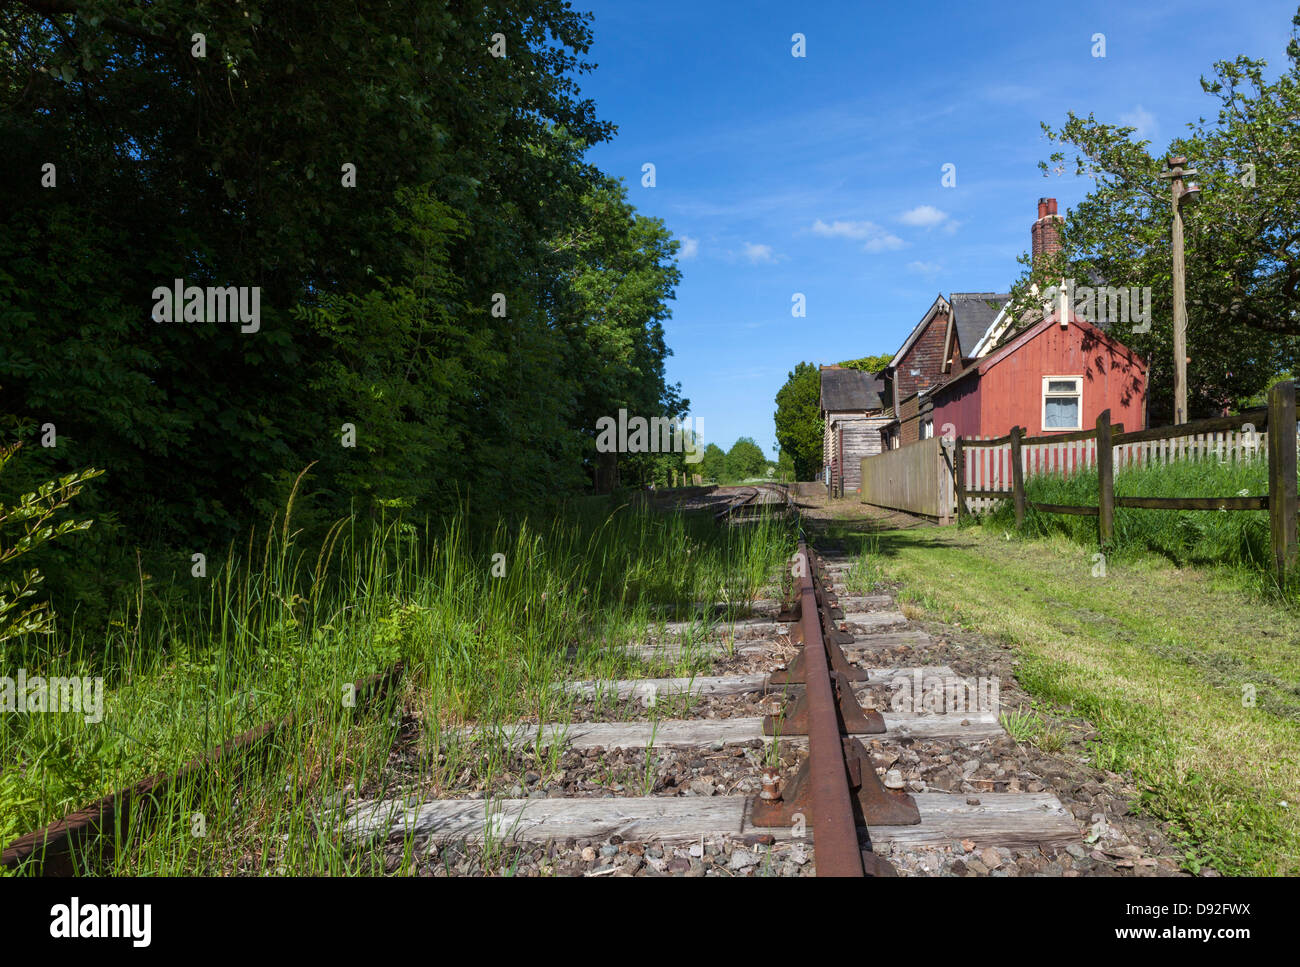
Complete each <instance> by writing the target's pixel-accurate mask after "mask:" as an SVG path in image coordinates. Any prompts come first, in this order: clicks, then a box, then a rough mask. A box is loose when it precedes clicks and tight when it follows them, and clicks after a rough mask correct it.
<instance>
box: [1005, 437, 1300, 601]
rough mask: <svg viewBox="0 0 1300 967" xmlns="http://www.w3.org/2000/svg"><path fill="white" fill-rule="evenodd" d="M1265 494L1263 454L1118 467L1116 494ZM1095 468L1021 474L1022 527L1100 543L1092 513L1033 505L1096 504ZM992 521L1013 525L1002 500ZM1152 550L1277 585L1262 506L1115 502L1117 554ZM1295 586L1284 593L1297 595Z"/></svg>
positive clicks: (1114, 550)
mask: <svg viewBox="0 0 1300 967" xmlns="http://www.w3.org/2000/svg"><path fill="white" fill-rule="evenodd" d="M1267 493H1268V463H1267V460H1265V459H1254V460H1243V461H1229V462H1220V461H1219V460H1217V459H1214V458H1211V459H1199V460H1182V461H1177V462H1173V463H1169V464H1164V465H1154V466H1147V467H1137V468H1125V469H1122V470H1120V471H1118V472H1117V473H1116V474H1115V494H1116V496H1121V497H1238V496H1241V497H1246V496H1263V495H1267ZM1097 494H1098V481H1097V472H1096V470H1095V469H1090V470H1085V471H1080V472H1078V473H1074V474H1071V475H1069V476H1063V475H1061V474H1037V475H1034V476H1032V477H1029V478H1028V479H1026V481H1025V496H1026V498H1027V500H1028V501H1029V506H1028V507H1027V510H1026V514H1025V522H1024V528H1023V532H1024V533H1025V534H1027V535H1029V536H1039V537H1041V536H1046V535H1049V534H1064V535H1066V536H1068V537H1069V538H1071V539H1072V540H1075V541H1077V542H1078V543H1080V544H1091V545H1093V546H1096V545H1097V540H1098V535H1097V519H1096V518H1095V517H1077V516H1070V515H1065V514H1051V513H1046V512H1043V511H1038V510H1035V509H1034V507H1033V504H1035V503H1042V504H1072V505H1076V506H1086V507H1096V506H1097ZM986 519H987V521H988V523H990V524H992V525H994V526H1000V527H1006V528H1008V529H1010V528H1013V527H1014V524H1015V511H1014V509H1013V507H1012V505H1011V502H1010V501H1004V502H1003V503H1002V504H1001V505H999V506H998V507H997V508H996V509H995V510H994V511H993V512H992V513H990V514H989V515H988V517H987V518H986ZM1140 553H1154V554H1158V555H1161V556H1163V557H1165V558H1167V559H1168V560H1169V561H1171V562H1172V563H1174V564H1176V565H1178V566H1183V565H1219V566H1224V567H1227V568H1231V569H1234V570H1237V571H1239V572H1240V573H1241V574H1242V575H1243V576H1246V577H1248V578H1249V579H1250V580H1251V581H1252V582H1253V583H1255V584H1257V585H1258V586H1260V587H1261V588H1268V589H1271V590H1275V591H1276V590H1278V589H1277V587H1276V581H1275V580H1274V579H1273V577H1272V574H1271V568H1272V551H1271V545H1270V539H1269V519H1268V512H1267V511H1242V510H1232V511H1184V510H1146V509H1138V508H1130V507H1119V508H1116V511H1115V530H1114V543H1113V544H1112V545H1111V547H1110V548H1109V554H1110V555H1111V556H1113V557H1114V558H1117V559H1122V558H1124V557H1126V556H1131V555H1133V554H1140ZM1296 590H1297V589H1296V588H1290V589H1289V591H1288V593H1289V594H1290V595H1291V596H1294V595H1295V593H1296Z"/></svg>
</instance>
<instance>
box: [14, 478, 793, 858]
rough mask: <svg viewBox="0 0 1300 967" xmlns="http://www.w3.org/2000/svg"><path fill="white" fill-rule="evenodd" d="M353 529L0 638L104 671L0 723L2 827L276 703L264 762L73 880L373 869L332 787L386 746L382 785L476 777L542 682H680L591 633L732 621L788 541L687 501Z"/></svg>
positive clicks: (694, 664) (194, 797) (230, 776)
mask: <svg viewBox="0 0 1300 967" xmlns="http://www.w3.org/2000/svg"><path fill="white" fill-rule="evenodd" d="M354 523H355V522H352V521H343V522H340V524H339V525H338V526H337V528H336V529H335V531H334V532H333V533H332V534H331V536H330V538H329V540H327V541H326V543H325V545H324V546H323V547H321V548H318V549H315V550H313V551H312V552H311V553H307V552H305V551H304V549H302V548H300V547H298V546H297V545H296V543H295V537H294V531H293V528H292V527H291V525H290V523H289V521H288V520H285V521H281V522H277V523H276V524H275V525H274V526H272V527H271V528H270V529H269V531H268V532H267V534H266V535H265V538H264V539H263V540H261V541H259V542H258V543H257V545H256V546H252V545H250V547H249V548H248V549H247V550H245V551H244V552H242V553H239V554H232V555H231V556H230V557H229V559H228V560H227V561H226V562H225V563H224V564H222V565H220V566H213V569H212V571H211V576H210V577H207V578H204V579H202V580H204V581H205V582H206V583H207V585H208V587H207V588H206V589H205V590H206V598H205V600H204V603H203V604H202V606H200V607H195V608H192V609H186V610H181V611H178V610H177V609H176V608H174V607H165V606H163V605H162V603H161V602H163V601H167V600H173V599H174V596H173V595H170V594H168V593H166V591H167V589H153V588H151V587H149V584H148V581H147V578H146V577H145V576H143V575H142V577H141V588H140V594H139V596H138V603H137V606H136V607H135V608H134V609H133V610H132V611H131V612H130V613H127V614H123V615H121V616H120V617H119V620H117V621H115V622H114V624H113V626H112V631H111V633H110V634H109V636H108V638H107V639H106V640H94V641H88V640H86V639H85V638H84V637H79V636H78V635H77V634H76V630H75V627H71V628H68V627H65V628H64V629H63V630H60V631H59V632H58V633H56V634H55V635H53V636H50V637H48V638H46V637H40V638H28V639H27V640H11V641H9V642H4V643H0V675H3V676H8V677H10V678H14V677H16V676H17V673H18V671H19V670H20V669H21V670H22V672H23V673H24V674H25V676H26V677H27V679H28V680H29V681H30V680H31V679H32V678H33V677H37V676H40V677H43V678H46V679H48V678H50V677H53V676H88V677H101V678H102V679H103V680H104V693H103V703H102V715H101V716H95V715H90V716H87V715H84V714H81V712H80V711H73V712H68V711H65V712H57V713H55V712H44V713H41V714H37V713H30V712H29V713H28V714H4V715H0V840H3V841H4V842H7V841H8V840H9V839H10V838H12V837H13V836H16V835H18V834H20V833H23V832H28V831H30V830H33V829H36V828H38V827H40V826H42V825H44V824H46V823H48V822H50V821H51V820H54V819H57V818H59V817H60V816H63V815H65V814H66V813H68V812H69V811H71V810H73V809H76V808H79V807H81V806H83V805H86V804H87V803H89V802H91V801H93V800H95V799H97V798H98V797H100V796H102V795H105V794H107V793H109V792H111V791H113V790H115V789H119V788H123V787H125V786H128V785H130V784H132V783H134V782H135V781H137V780H139V779H141V778H143V777H145V776H147V775H150V774H152V773H155V772H170V771H172V770H175V769H176V768H177V767H178V766H180V765H181V764H183V763H185V762H186V761H188V760H190V759H192V758H194V757H195V756H198V755H199V754H201V753H202V752H204V751H205V750H207V749H210V748H212V747H214V746H215V745H217V744H218V743H220V742H222V741H225V740H226V739H229V738H230V737H232V736H234V735H236V734H238V733H240V732H242V731H244V730H246V729H249V728H251V727H253V726H255V725H259V724H261V723H263V722H266V721H270V720H274V719H278V718H280V717H281V716H285V715H293V716H294V720H293V725H292V726H291V727H290V728H288V729H287V730H282V732H281V733H280V734H278V735H277V736H276V739H275V741H274V743H273V745H272V747H271V749H270V751H269V752H268V753H266V754H263V755H259V756H258V757H257V758H256V759H253V758H252V757H239V758H238V759H237V760H235V761H232V762H231V763H229V764H227V765H223V766H222V767H221V768H219V769H216V770H214V771H213V772H212V773H211V774H210V775H209V776H207V777H206V778H204V779H203V780H201V781H200V780H196V781H195V782H193V783H190V784H188V785H187V787H186V788H183V789H178V790H176V791H175V792H174V793H172V794H170V795H169V797H168V801H167V803H166V804H165V806H164V809H163V813H162V819H161V820H160V821H157V822H150V823H148V824H144V825H140V826H137V827H133V828H129V829H127V830H124V831H123V833H122V848H121V849H120V850H119V851H118V858H117V860H116V863H115V865H113V866H112V868H110V869H107V870H105V869H102V868H100V867H97V866H95V865H94V864H93V863H91V861H89V860H87V861H86V869H87V871H88V872H112V873H118V874H127V875H132V874H142V873H149V874H200V875H201V874H210V873H273V874H282V873H295V874H302V873H332V874H339V873H365V872H375V871H376V870H377V869H379V867H378V866H376V864H377V863H379V862H380V860H378V859H377V858H376V857H375V856H374V855H371V854H367V853H365V852H364V851H355V850H350V849H348V848H346V847H344V846H342V845H340V843H339V837H338V832H337V825H338V819H339V818H341V816H340V814H339V811H340V810H341V808H342V802H343V798H344V794H345V793H346V792H348V791H350V790H365V791H366V793H367V794H371V795H386V794H388V793H389V792H391V790H386V789H385V788H384V785H383V784H384V783H385V782H387V781H388V780H387V778H386V775H385V770H384V768H383V767H384V766H385V763H386V761H387V760H388V758H389V754H390V752H391V750H392V749H393V748H394V744H395V743H401V742H402V741H404V740H405V739H407V738H409V737H410V736H411V735H412V734H417V735H419V736H420V737H421V738H420V740H419V741H420V742H421V744H422V745H421V748H420V751H419V756H418V767H417V775H416V776H415V778H414V781H408V782H406V784H405V789H404V791H406V790H409V789H412V788H416V789H420V790H423V791H428V792H431V793H432V794H437V792H438V791H439V789H441V788H444V787H446V786H449V785H458V786H463V785H464V784H465V783H466V782H468V781H471V780H473V779H474V778H475V777H478V778H479V779H482V780H483V782H484V784H486V782H487V781H488V780H489V779H490V777H491V775H492V773H493V770H494V769H497V768H499V767H500V764H501V763H502V761H503V760H504V759H505V758H506V754H507V753H506V749H507V745H508V738H507V735H506V733H507V731H508V729H507V726H509V725H510V724H511V723H514V722H517V721H520V720H534V721H536V720H546V721H552V722H555V721H558V722H564V721H565V720H566V707H568V706H569V705H571V704H572V703H573V701H574V699H573V698H572V697H569V696H566V695H564V694H563V693H562V692H560V691H559V690H557V689H555V688H554V687H553V686H554V685H555V684H556V683H557V682H559V681H560V680H561V679H566V678H584V677H585V678H616V677H620V676H623V677H627V676H631V675H637V674H661V675H664V674H690V673H692V672H694V671H697V670H698V669H699V668H700V667H702V665H703V659H702V658H701V657H699V656H698V655H692V653H691V651H690V650H689V649H687V651H686V653H685V655H684V656H683V657H681V658H675V659H672V660H665V661H659V662H648V661H645V660H643V659H639V658H636V657H631V656H628V655H627V654H626V653H625V652H622V651H621V650H618V649H613V648H610V647H607V646H609V645H615V644H625V643H627V642H629V641H631V640H634V639H638V638H642V637H644V636H645V635H646V634H647V633H648V632H651V631H653V627H654V626H655V625H657V624H662V622H663V621H664V620H666V619H668V618H679V617H683V616H685V615H688V614H691V613H693V612H694V611H695V610H696V604H697V602H710V601H720V600H721V601H728V602H731V603H734V613H736V614H740V613H743V612H744V610H745V607H746V604H747V602H748V601H749V600H750V599H751V598H753V597H754V596H755V594H756V592H757V590H758V589H759V588H760V587H761V586H762V585H764V584H766V582H767V580H768V578H769V577H770V576H771V575H772V574H773V573H775V572H776V571H777V570H778V568H779V566H780V564H781V563H782V562H783V561H784V560H785V559H786V558H787V557H788V555H789V554H790V552H791V551H792V549H793V547H794V543H795V536H794V533H793V530H792V528H791V526H790V525H789V524H787V523H785V522H782V521H778V520H776V519H773V518H761V519H760V520H759V521H757V522H755V523H752V524H749V525H746V526H743V527H718V526H716V525H715V524H714V522H713V521H712V519H711V516H710V515H708V514H703V515H696V516H684V515H680V514H677V515H659V514H654V513H652V512H649V511H646V510H642V509H636V508H629V507H626V506H615V505H614V504H613V503H611V502H609V501H605V500H592V501H584V502H581V503H580V504H577V505H574V506H573V507H572V508H570V510H569V512H567V513H566V514H565V515H564V516H562V517H559V518H557V519H555V520H553V521H549V522H547V523H546V525H545V526H543V527H540V528H539V527H534V526H532V525H530V524H527V523H524V524H517V525H510V526H507V525H505V524H502V525H501V526H500V527H499V528H498V529H497V530H496V531H495V532H494V533H488V534H479V535H470V534H467V533H466V532H465V530H464V529H463V527H462V526H461V524H460V523H459V521H457V520H454V519H453V520H451V521H449V522H446V523H445V524H442V525H438V526H434V525H429V526H426V527H422V528H417V527H414V526H412V525H410V524H407V523H403V522H400V521H399V522H394V523H391V524H389V525H387V526H381V527H379V528H378V529H376V530H373V531H371V532H369V534H368V535H367V536H364V537H362V536H359V535H358V533H357V532H356V531H355V530H354ZM700 630H701V633H703V632H705V631H707V623H702V624H701V626H700ZM398 660H400V661H402V662H403V663H404V664H405V667H406V672H405V675H404V676H403V679H402V684H401V687H400V690H399V692H398V693H397V694H395V695H392V696H390V698H389V700H388V701H387V702H386V703H382V704H381V705H380V707H378V708H375V709H369V710H364V709H359V708H354V707H352V704H351V703H350V702H349V701H348V696H349V691H348V688H347V685H348V683H350V682H352V681H354V680H356V679H358V678H361V677H364V676H365V675H368V674H371V673H374V672H377V671H381V670H383V669H385V668H387V667H388V666H390V665H391V664H392V663H393V662H395V661H398ZM88 718H89V719H96V720H94V721H88V720H87V719H88ZM462 733H467V734H468V735H469V738H466V739H463V740H462V739H461V738H460V736H461V735H462ZM404 778H405V779H407V780H409V779H410V777H409V776H406V777H404ZM329 804H334V807H331V806H330V805H329ZM331 810H332V811H331Z"/></svg>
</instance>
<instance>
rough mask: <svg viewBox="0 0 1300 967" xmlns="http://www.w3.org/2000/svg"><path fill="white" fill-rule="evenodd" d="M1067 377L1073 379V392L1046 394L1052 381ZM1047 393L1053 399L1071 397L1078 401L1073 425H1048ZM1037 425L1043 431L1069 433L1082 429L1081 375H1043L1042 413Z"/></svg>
mask: <svg viewBox="0 0 1300 967" xmlns="http://www.w3.org/2000/svg"><path fill="white" fill-rule="evenodd" d="M1067 379H1068V380H1073V381H1074V386H1075V391H1074V392H1073V393H1051V394H1048V392H1047V388H1048V387H1049V386H1051V385H1052V383H1054V382H1060V381H1062V380H1067ZM1049 395H1050V397H1052V398H1055V399H1069V398H1073V399H1077V400H1078V401H1079V408H1078V410H1077V413H1078V419H1077V420H1075V425H1074V426H1048V425H1047V400H1048V398H1049ZM1039 425H1040V426H1041V427H1042V428H1043V432H1044V433H1069V432H1071V431H1072V430H1082V429H1083V376H1082V375H1074V374H1067V375H1061V376H1044V377H1043V393H1042V413H1041V416H1040V417H1039Z"/></svg>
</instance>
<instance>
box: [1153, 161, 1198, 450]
mask: <svg viewBox="0 0 1300 967" xmlns="http://www.w3.org/2000/svg"><path fill="white" fill-rule="evenodd" d="M1166 160H1167V162H1168V164H1169V168H1168V169H1167V170H1165V171H1162V172H1160V177H1161V178H1168V179H1169V188H1170V194H1171V195H1172V201H1173V209H1174V223H1173V229H1172V236H1173V237H1172V239H1171V248H1172V255H1173V280H1174V424H1175V425H1178V424H1182V423H1186V422H1187V285H1186V283H1187V275H1186V269H1185V268H1184V264H1183V208H1182V204H1183V201H1184V199H1186V201H1187V202H1188V203H1189V204H1192V203H1195V202H1196V201H1199V200H1200V197H1201V190H1200V189H1199V188H1197V187H1196V185H1195V184H1192V183H1190V182H1189V183H1188V184H1186V185H1184V184H1183V179H1184V178H1190V177H1191V176H1192V175H1194V174H1196V169H1195V168H1184V167H1183V165H1185V164H1187V159H1186V158H1184V157H1181V156H1175V155H1169V157H1168V158H1167V159H1166Z"/></svg>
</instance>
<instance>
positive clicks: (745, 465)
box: [726, 436, 767, 480]
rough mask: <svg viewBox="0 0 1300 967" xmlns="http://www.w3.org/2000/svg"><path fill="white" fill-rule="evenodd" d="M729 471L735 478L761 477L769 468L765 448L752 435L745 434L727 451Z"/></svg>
mask: <svg viewBox="0 0 1300 967" xmlns="http://www.w3.org/2000/svg"><path fill="white" fill-rule="evenodd" d="M726 467H727V473H728V475H729V476H731V477H732V478H733V479H736V480H745V479H747V478H749V477H760V476H762V475H763V473H764V472H765V471H766V470H767V460H766V459H765V458H764V457H763V448H762V447H760V446H759V445H758V444H757V443H756V442H755V441H754V439H753V438H752V437H747V436H743V437H741V438H740V439H739V440H737V441H736V442H735V443H733V444H732V445H731V449H730V450H728V451H727V463H726Z"/></svg>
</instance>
